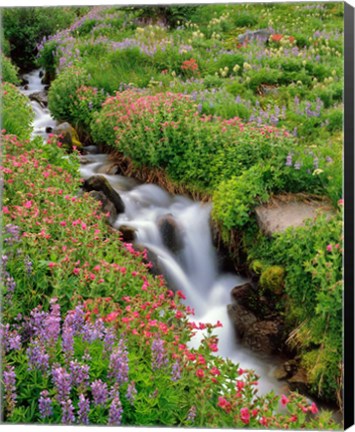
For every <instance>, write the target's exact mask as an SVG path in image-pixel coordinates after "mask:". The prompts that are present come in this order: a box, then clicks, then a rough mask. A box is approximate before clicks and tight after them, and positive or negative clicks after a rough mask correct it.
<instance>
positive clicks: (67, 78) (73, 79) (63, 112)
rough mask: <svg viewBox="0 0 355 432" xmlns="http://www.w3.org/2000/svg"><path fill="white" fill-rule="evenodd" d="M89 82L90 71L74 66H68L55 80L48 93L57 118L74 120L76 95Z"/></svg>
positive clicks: (50, 105)
mask: <svg viewBox="0 0 355 432" xmlns="http://www.w3.org/2000/svg"><path fill="white" fill-rule="evenodd" d="M88 83H89V75H88V73H87V72H86V71H85V70H84V69H83V68H80V67H74V66H73V67H70V68H67V69H66V70H65V71H64V72H63V73H61V74H60V75H59V76H58V77H57V78H56V79H55V80H54V81H53V83H52V85H51V87H50V90H49V94H48V106H49V109H50V110H51V113H52V115H53V117H54V118H55V119H56V120H59V121H69V122H70V121H71V120H72V115H73V112H74V113H75V108H76V107H75V102H77V99H76V98H74V95H75V94H76V91H77V90H78V89H79V88H80V87H81V86H85V85H88ZM74 115H75V114H74Z"/></svg>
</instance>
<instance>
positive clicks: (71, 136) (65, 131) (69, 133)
mask: <svg viewBox="0 0 355 432" xmlns="http://www.w3.org/2000/svg"><path fill="white" fill-rule="evenodd" d="M53 133H54V134H55V135H58V136H60V137H61V141H62V143H63V144H64V145H65V146H67V147H68V148H69V149H71V148H72V147H73V146H76V147H78V148H80V147H82V144H81V142H80V141H79V137H78V134H77V132H76V130H75V129H74V128H73V126H71V125H70V124H69V123H67V122H65V123H61V124H60V125H58V126H57V127H56V128H55V129H53Z"/></svg>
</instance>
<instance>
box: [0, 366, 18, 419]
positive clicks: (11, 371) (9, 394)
mask: <svg viewBox="0 0 355 432" xmlns="http://www.w3.org/2000/svg"><path fill="white" fill-rule="evenodd" d="M3 382H4V389H5V403H6V410H7V412H8V414H9V415H10V414H11V413H12V411H13V410H14V408H15V405H16V399H17V395H16V374H15V368H14V366H10V367H9V366H8V367H7V370H5V371H4V372H3Z"/></svg>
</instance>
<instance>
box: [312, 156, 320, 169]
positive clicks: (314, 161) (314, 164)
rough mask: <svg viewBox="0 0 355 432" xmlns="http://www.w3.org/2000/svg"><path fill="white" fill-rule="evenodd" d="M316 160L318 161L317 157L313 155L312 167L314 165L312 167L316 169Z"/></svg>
mask: <svg viewBox="0 0 355 432" xmlns="http://www.w3.org/2000/svg"><path fill="white" fill-rule="evenodd" d="M318 162H319V160H318V158H317V157H315V158H314V159H313V167H314V169H318Z"/></svg>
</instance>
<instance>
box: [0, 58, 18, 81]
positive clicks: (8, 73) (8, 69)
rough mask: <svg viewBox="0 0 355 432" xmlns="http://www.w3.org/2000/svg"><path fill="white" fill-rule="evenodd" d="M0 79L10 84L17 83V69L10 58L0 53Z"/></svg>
mask: <svg viewBox="0 0 355 432" xmlns="http://www.w3.org/2000/svg"><path fill="white" fill-rule="evenodd" d="M0 71H1V75H2V76H1V81H6V82H8V83H11V84H15V85H16V84H19V83H20V80H19V78H18V69H17V68H16V66H14V65H13V64H12V63H11V60H10V59H9V58H7V57H5V56H4V55H3V54H2V53H1V58H0Z"/></svg>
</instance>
